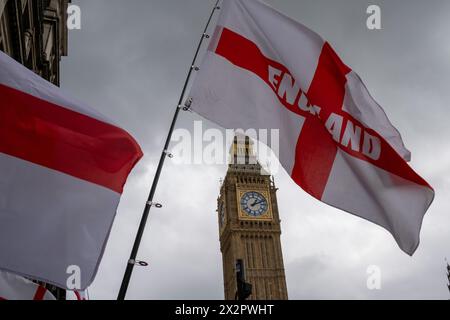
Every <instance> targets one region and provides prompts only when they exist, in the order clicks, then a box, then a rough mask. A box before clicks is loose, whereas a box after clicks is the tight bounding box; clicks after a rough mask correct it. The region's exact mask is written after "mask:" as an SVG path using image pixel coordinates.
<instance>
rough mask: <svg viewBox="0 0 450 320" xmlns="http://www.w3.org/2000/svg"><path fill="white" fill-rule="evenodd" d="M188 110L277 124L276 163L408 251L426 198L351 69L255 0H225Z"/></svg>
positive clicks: (232, 122) (247, 124)
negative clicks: (277, 151)
mask: <svg viewBox="0 0 450 320" xmlns="http://www.w3.org/2000/svg"><path fill="white" fill-rule="evenodd" d="M190 98H191V99H192V104H191V108H192V110H193V111H194V112H196V113H198V114H200V115H201V116H203V117H205V118H207V119H209V120H211V121H213V122H216V123H217V124H219V125H221V126H223V127H225V128H230V129H237V128H239V129H243V130H248V129H258V128H264V129H279V139H280V145H279V158H280V159H279V160H280V163H281V165H282V166H283V167H284V169H285V170H286V171H287V172H288V173H289V174H290V176H291V177H292V179H293V180H294V181H295V182H296V183H297V184H298V185H299V186H300V187H302V188H303V189H304V190H305V191H306V192H308V193H309V194H311V195H312V196H314V197H315V198H317V199H319V200H321V201H323V202H325V203H327V204H329V205H331V206H334V207H336V208H340V209H342V210H345V211H347V212H350V213H352V214H355V215H357V216H359V217H362V218H364V219H367V220H369V221H372V222H374V223H376V224H378V225H380V226H382V227H384V228H386V229H387V230H388V231H389V232H391V234H392V235H393V236H394V238H395V240H396V241H397V243H398V245H399V246H400V248H401V249H402V250H404V251H405V252H406V253H408V254H410V255H412V254H413V253H414V252H415V250H416V248H417V246H418V244H419V233H420V228H421V224H422V219H423V216H424V214H425V212H426V210H427V209H428V207H429V206H430V204H431V202H432V201H433V198H434V191H433V189H432V188H431V187H430V185H429V184H428V183H427V182H426V181H425V180H424V179H422V178H421V177H420V176H419V175H417V174H416V173H415V172H414V170H413V169H411V167H409V166H408V164H407V161H409V159H410V153H409V152H408V150H407V149H406V148H405V147H404V145H403V142H402V139H401V136H400V134H399V133H398V131H397V130H396V129H395V128H394V127H393V125H392V124H391V123H390V121H389V119H388V118H387V116H386V114H385V113H384V111H383V109H382V108H381V107H380V106H379V105H378V104H377V103H376V102H375V100H374V99H373V98H372V97H371V95H370V94H369V92H368V91H367V89H366V87H365V86H364V84H363V82H362V81H361V79H360V78H359V77H358V75H357V74H356V73H355V72H353V71H352V70H351V69H350V68H349V67H348V66H347V65H345V64H344V63H343V62H342V61H341V59H340V58H339V57H338V55H337V54H336V53H335V51H334V50H333V49H332V47H331V46H330V44H329V43H327V42H326V41H324V40H323V39H322V38H321V37H320V36H319V35H317V34H316V33H314V32H313V31H311V30H310V29H308V28H306V27H305V26H303V25H302V24H300V23H298V22H296V21H294V20H292V19H290V18H288V17H287V16H285V15H283V14H282V13H280V12H278V11H276V10H274V9H273V8H271V7H270V6H268V5H266V4H264V3H263V2H261V1H258V0H224V2H223V6H222V12H221V15H220V18H219V20H218V25H217V28H216V30H215V33H214V35H213V37H212V39H211V43H210V46H209V48H208V51H207V53H206V55H205V57H204V60H203V62H202V64H201V66H200V71H199V73H198V75H197V77H196V79H195V81H194V83H193V87H192V89H191V93H190Z"/></svg>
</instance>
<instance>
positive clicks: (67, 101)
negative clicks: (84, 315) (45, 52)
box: [0, 52, 142, 289]
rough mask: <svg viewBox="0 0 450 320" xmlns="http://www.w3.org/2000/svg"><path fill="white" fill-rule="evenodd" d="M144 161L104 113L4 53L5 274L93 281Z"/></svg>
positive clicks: (0, 178) (0, 256)
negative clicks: (73, 273) (131, 178)
mask: <svg viewBox="0 0 450 320" xmlns="http://www.w3.org/2000/svg"><path fill="white" fill-rule="evenodd" d="M141 157H142V152H141V149H140V147H139V145H138V144H137V143H136V142H135V140H134V139H133V138H132V137H131V136H130V135H129V134H128V133H127V132H126V131H124V130H123V129H121V128H119V127H118V126H116V125H114V124H113V123H112V122H111V121H110V120H108V119H107V118H106V117H104V116H103V115H101V114H99V113H97V112H95V111H94V110H93V109H90V108H89V107H87V106H86V105H85V104H83V103H80V102H78V101H76V100H75V99H72V98H70V97H68V96H67V95H65V94H64V93H62V91H61V90H60V89H59V88H58V87H55V86H54V85H52V84H51V83H49V82H47V81H45V80H44V79H42V78H40V77H39V76H37V75H36V74H34V73H33V72H31V71H29V70H28V69H26V68H25V67H23V66H22V65H20V64H19V63H17V62H16V61H14V60H13V59H11V58H10V57H8V56H7V55H5V54H4V53H2V52H0V269H2V270H6V271H10V272H14V273H17V274H20V275H24V276H26V277H29V278H31V279H36V280H41V281H44V282H48V283H52V284H55V285H57V286H59V287H62V288H65V287H66V280H67V278H68V276H69V275H68V274H67V273H66V272H67V270H68V268H69V267H70V266H77V267H79V270H80V271H81V273H80V274H79V276H80V284H81V287H80V288H79V289H85V288H86V287H87V286H88V285H89V284H90V283H91V282H92V281H93V279H94V276H95V273H96V272H97V268H98V265H99V263H100V260H101V257H102V255H103V250H104V248H105V245H106V241H107V238H108V236H109V232H110V229H111V226H112V223H113V220H114V217H115V214H116V209H117V206H118V204H119V200H120V196H121V194H122V191H123V187H124V184H125V181H126V179H127V176H128V174H129V173H130V171H131V169H132V168H133V166H134V165H135V164H136V163H137V161H138V160H139V159H140V158H141Z"/></svg>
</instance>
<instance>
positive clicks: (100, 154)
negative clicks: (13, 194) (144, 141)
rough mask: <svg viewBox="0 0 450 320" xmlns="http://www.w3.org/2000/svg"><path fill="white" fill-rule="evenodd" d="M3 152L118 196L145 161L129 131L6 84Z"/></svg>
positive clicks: (1, 91) (1, 111)
mask: <svg viewBox="0 0 450 320" xmlns="http://www.w3.org/2000/svg"><path fill="white" fill-rule="evenodd" d="M0 152H2V153H4V154H7V155H10V156H13V157H16V158H20V159H22V160H25V161H29V162H32V163H35V164H37V165H41V166H44V167H47V168H50V169H53V170H56V171H60V172H63V173H65V174H68V175H71V176H73V177H76V178H79V179H82V180H85V181H89V182H91V183H94V184H97V185H100V186H103V187H105V188H108V189H111V190H113V191H115V192H118V193H122V191H123V185H124V184H125V181H126V178H127V176H128V174H129V172H130V171H131V169H132V168H133V166H134V165H135V164H136V163H137V161H138V160H139V159H140V158H141V157H142V151H141V149H140V148H139V145H138V144H137V143H136V142H135V140H134V139H133V138H132V137H131V136H130V135H129V134H128V133H127V132H125V131H124V130H122V129H120V128H117V127H115V126H112V125H110V124H107V123H104V122H101V121H99V120H96V119H93V118H90V117H88V116H86V115H83V114H80V113H77V112H74V111H71V110H69V109H66V108H63V107H60V106H58V105H55V104H52V103H50V102H47V101H44V100H41V99H38V98H36V97H34V96H32V95H29V94H26V93H23V92H21V91H18V90H15V89H12V88H9V87H6V86H3V85H0Z"/></svg>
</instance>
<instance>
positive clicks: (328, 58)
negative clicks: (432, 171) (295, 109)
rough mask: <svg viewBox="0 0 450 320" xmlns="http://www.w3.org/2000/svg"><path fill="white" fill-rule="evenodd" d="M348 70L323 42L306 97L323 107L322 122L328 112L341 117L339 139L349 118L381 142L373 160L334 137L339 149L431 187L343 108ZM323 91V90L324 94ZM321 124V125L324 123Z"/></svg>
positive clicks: (377, 134)
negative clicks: (377, 154) (341, 124)
mask: <svg viewBox="0 0 450 320" xmlns="http://www.w3.org/2000/svg"><path fill="white" fill-rule="evenodd" d="M350 71H351V69H350V68H348V67H347V66H346V65H345V64H344V63H343V62H342V61H341V59H340V58H339V56H338V55H337V54H336V53H335V52H334V50H333V48H332V47H331V46H330V45H329V44H328V43H325V45H324V47H323V48H322V53H321V55H320V58H319V63H318V66H317V69H316V73H315V75H314V78H313V81H312V82H311V86H310V88H309V91H308V99H309V101H310V103H311V104H313V105H317V106H319V107H321V108H322V111H321V113H320V119H321V121H322V122H325V121H326V120H327V119H328V117H329V116H330V114H331V113H335V114H337V115H340V116H342V117H343V119H344V124H343V127H342V130H341V136H340V139H341V138H342V136H343V134H344V131H345V128H346V125H348V123H349V121H350V122H352V123H353V125H354V126H358V127H359V128H363V129H364V130H365V131H366V132H367V133H369V134H370V135H372V136H374V137H376V138H378V140H379V141H380V143H381V154H380V158H379V159H377V160H374V159H372V158H370V157H367V156H365V155H364V154H363V153H361V152H356V151H354V150H352V148H351V147H349V146H347V147H344V146H343V145H342V144H340V143H336V142H334V140H333V142H334V143H335V144H336V146H338V147H339V148H340V149H341V150H343V151H344V152H346V153H348V154H350V155H352V156H353V157H355V158H358V159H360V160H364V161H366V162H369V163H371V164H372V165H374V166H377V167H379V168H381V169H383V170H386V171H388V172H390V173H393V174H395V175H397V176H400V177H402V178H404V179H406V180H409V181H412V182H415V183H417V184H419V185H423V186H426V187H429V188H430V189H431V186H430V185H429V184H428V183H427V182H426V181H425V180H424V179H422V177H420V176H419V175H418V174H417V173H416V172H415V171H414V170H413V169H412V168H411V167H410V166H409V165H408V163H407V162H406V161H405V160H404V159H403V158H402V157H401V156H400V155H399V154H398V153H397V152H396V151H395V150H394V148H392V147H391V145H390V144H389V143H388V142H387V141H386V140H385V139H384V138H383V137H382V136H381V135H380V134H379V133H378V132H376V131H374V130H372V129H370V128H366V127H365V126H364V124H362V123H361V122H360V121H358V120H357V119H355V118H354V117H353V116H352V115H351V114H349V113H347V112H345V111H344V110H342V107H343V104H344V96H345V85H346V83H347V79H346V75H347V74H348V73H349V72H350ZM324 92H325V93H326V94H324ZM322 125H323V126H324V124H322ZM330 137H331V135H330ZM361 140H362V139H361ZM361 144H362V141H361ZM360 147H361V146H360Z"/></svg>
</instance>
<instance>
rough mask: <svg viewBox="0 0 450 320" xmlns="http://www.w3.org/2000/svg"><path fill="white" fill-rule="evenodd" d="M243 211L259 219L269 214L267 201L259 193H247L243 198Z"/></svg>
mask: <svg viewBox="0 0 450 320" xmlns="http://www.w3.org/2000/svg"><path fill="white" fill-rule="evenodd" d="M241 208H242V210H243V211H244V212H245V213H246V214H248V215H249V216H252V217H259V216H262V215H264V214H265V213H266V212H267V209H268V204H267V199H266V198H265V197H264V196H263V195H262V194H261V193H259V192H255V191H251V192H246V193H244V194H243V195H242V198H241Z"/></svg>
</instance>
